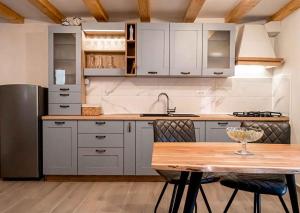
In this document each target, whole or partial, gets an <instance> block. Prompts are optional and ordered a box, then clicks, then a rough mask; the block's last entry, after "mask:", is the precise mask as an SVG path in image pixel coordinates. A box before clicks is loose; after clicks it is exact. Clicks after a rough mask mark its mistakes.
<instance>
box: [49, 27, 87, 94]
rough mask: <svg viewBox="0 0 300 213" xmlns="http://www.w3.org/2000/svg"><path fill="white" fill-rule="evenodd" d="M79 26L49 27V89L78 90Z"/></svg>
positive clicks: (79, 63) (79, 62)
mask: <svg viewBox="0 0 300 213" xmlns="http://www.w3.org/2000/svg"><path fill="white" fill-rule="evenodd" d="M80 59H81V28H80V27H73V26H70V27H63V26H53V27H52V26H51V27H49V90H50V91H70V92H76V91H77V92H80V79H81V76H80V73H81V71H80V69H81V60H80Z"/></svg>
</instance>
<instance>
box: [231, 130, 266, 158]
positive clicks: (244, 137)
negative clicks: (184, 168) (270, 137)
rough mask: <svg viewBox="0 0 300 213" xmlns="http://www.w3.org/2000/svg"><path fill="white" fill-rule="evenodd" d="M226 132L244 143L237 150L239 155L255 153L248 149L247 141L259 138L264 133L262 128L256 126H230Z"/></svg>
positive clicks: (235, 139) (233, 138)
mask: <svg viewBox="0 0 300 213" xmlns="http://www.w3.org/2000/svg"><path fill="white" fill-rule="evenodd" d="M226 132H227V135H228V136H229V137H230V138H231V139H232V140H234V141H237V142H240V143H241V144H242V149H241V150H239V151H236V152H235V154H238V155H253V153H251V152H249V151H248V150H247V143H248V142H254V141H257V140H259V139H260V138H261V137H262V136H263V134H264V131H263V130H262V129H260V128H254V127H228V128H227V129H226Z"/></svg>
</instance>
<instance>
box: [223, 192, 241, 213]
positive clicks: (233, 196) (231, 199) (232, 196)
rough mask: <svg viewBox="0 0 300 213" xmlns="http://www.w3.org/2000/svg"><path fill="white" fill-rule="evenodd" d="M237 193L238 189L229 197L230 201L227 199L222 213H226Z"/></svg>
mask: <svg viewBox="0 0 300 213" xmlns="http://www.w3.org/2000/svg"><path fill="white" fill-rule="evenodd" d="M237 192H238V189H235V190H234V192H233V193H232V195H231V197H230V199H229V201H228V203H227V205H226V207H225V210H224V213H226V212H227V211H228V209H229V207H230V206H231V203H232V201H233V200H234V198H235V196H236V193H237Z"/></svg>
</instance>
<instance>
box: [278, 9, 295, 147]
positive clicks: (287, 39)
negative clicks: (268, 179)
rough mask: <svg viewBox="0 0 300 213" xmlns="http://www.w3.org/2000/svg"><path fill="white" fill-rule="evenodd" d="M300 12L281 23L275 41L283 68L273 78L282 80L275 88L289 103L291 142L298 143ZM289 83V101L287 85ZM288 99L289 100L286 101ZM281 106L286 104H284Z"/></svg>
mask: <svg viewBox="0 0 300 213" xmlns="http://www.w3.org/2000/svg"><path fill="white" fill-rule="evenodd" d="M299 20H300V10H297V11H296V12H294V13H293V14H292V15H290V16H288V17H287V18H286V19H284V20H283V21H282V23H281V32H280V35H279V37H278V40H277V52H278V55H279V56H280V57H283V58H284V59H285V64H284V65H283V67H281V68H280V69H278V70H277V71H276V73H275V76H276V77H278V78H279V79H284V80H282V82H283V83H282V84H279V85H278V86H277V89H278V90H281V91H282V92H281V93H282V97H283V98H284V97H285V98H287V99H286V101H283V102H290V107H288V108H289V109H287V108H286V109H285V110H290V118H291V121H290V123H291V125H292V142H293V143H300V132H299V131H298V130H299V129H300V98H299V91H300V39H299V38H300V22H299ZM289 82H290V99H289V97H288V96H289V86H287V84H289ZM288 99H289V100H288ZM283 105H286V107H287V104H286V103H284V104H283Z"/></svg>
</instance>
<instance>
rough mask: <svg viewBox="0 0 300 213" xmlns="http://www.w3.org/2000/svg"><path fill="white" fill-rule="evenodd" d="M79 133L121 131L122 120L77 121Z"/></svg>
mask: <svg viewBox="0 0 300 213" xmlns="http://www.w3.org/2000/svg"><path fill="white" fill-rule="evenodd" d="M78 132H79V133H123V121H79V122H78Z"/></svg>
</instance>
